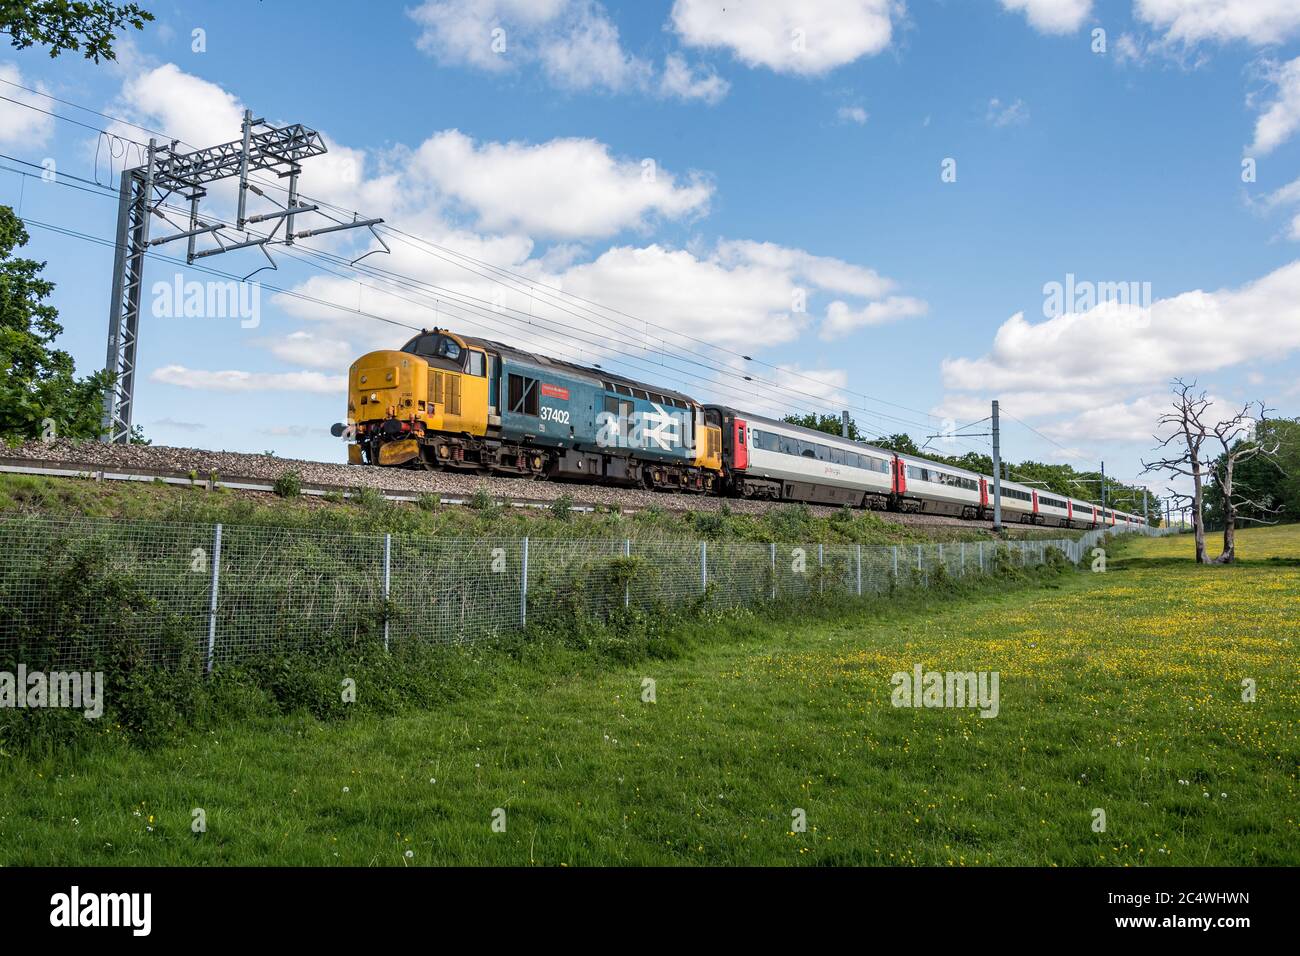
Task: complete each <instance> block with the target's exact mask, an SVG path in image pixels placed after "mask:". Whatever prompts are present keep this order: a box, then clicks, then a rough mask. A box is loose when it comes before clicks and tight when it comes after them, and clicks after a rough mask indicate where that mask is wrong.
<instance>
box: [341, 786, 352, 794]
mask: <svg viewBox="0 0 1300 956" xmlns="http://www.w3.org/2000/svg"><path fill="white" fill-rule="evenodd" d="M343 792H344V793H351V792H352V788H351V787H344V788H343Z"/></svg>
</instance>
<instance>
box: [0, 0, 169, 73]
mask: <svg viewBox="0 0 1300 956" xmlns="http://www.w3.org/2000/svg"><path fill="white" fill-rule="evenodd" d="M152 19H153V14H152V13H149V12H148V11H147V10H144V9H143V8H142V7H140V6H139V5H138V4H135V3H111V2H109V0H0V33H7V34H9V39H10V40H11V41H12V43H13V45H14V46H15V47H17V48H18V49H20V50H22V49H26V48H27V47H29V46H31V45H33V44H40V45H41V46H45V47H49V50H50V56H52V57H55V56H58V55H59V54H60V53H62V52H64V51H65V50H74V51H80V52H81V54H82V55H83V56H85V58H86V59H87V60H91V61H93V62H95V63H98V62H99V61H100V60H101V59H104V60H115V59H117V54H116V53H115V52H114V50H113V43H114V42H115V41H116V40H117V34H118V33H119V32H121V31H122V30H125V29H127V28H130V27H134V28H135V29H137V30H139V29H142V28H143V27H144V25H145V23H146V22H148V21H150V20H152Z"/></svg>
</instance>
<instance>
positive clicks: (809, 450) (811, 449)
mask: <svg viewBox="0 0 1300 956" xmlns="http://www.w3.org/2000/svg"><path fill="white" fill-rule="evenodd" d="M799 454H801V455H803V457H805V458H816V457H817V446H816V445H814V444H813V443H812V442H810V441H802V440H801V441H800V442H799Z"/></svg>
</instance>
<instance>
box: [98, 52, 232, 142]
mask: <svg viewBox="0 0 1300 956" xmlns="http://www.w3.org/2000/svg"><path fill="white" fill-rule="evenodd" d="M120 102H121V105H122V107H124V108H125V110H126V111H128V112H130V113H132V114H134V117H133V118H138V117H139V116H141V115H143V116H144V117H146V118H148V119H150V120H152V121H153V122H154V123H156V124H157V125H158V126H159V127H160V128H161V129H162V131H164V132H166V133H167V134H168V135H170V136H173V137H176V138H178V139H180V140H182V141H184V142H185V143H189V144H191V145H192V146H196V147H200V148H202V147H207V146H216V145H218V144H220V143H230V142H234V141H235V140H237V139H239V136H240V128H241V124H242V123H243V121H244V107H243V105H242V104H241V103H240V102H239V100H238V99H237V98H236V97H235V96H234V95H232V94H231V93H228V92H227V91H226V90H223V89H222V88H221V87H220V86H217V85H216V84H215V83H209V82H208V81H207V80H204V79H200V78H199V77H197V76H194V75H193V74H191V73H186V72H185V71H184V70H182V69H181V68H180V67H178V66H177V65H176V64H174V63H166V64H163V65H162V66H158V67H154V68H153V69H151V70H146V71H144V72H142V73H136V74H133V75H131V76H129V77H128V78H127V80H126V82H125V83H124V84H123V85H122V93H121V96H120ZM151 125H152V124H151ZM112 129H113V131H114V132H116V133H119V134H120V135H122V136H127V137H130V138H131V139H139V138H140V137H141V135H143V134H142V133H141V132H140V130H138V129H135V128H134V127H130V126H121V127H113V128H112ZM181 148H182V149H184V148H186V147H184V146H182V147H181Z"/></svg>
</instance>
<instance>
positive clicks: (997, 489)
mask: <svg viewBox="0 0 1300 956" xmlns="http://www.w3.org/2000/svg"><path fill="white" fill-rule="evenodd" d="M993 531H994V532H995V533H997V532H1001V531H1002V430H1001V426H999V424H998V400H997V399H996V398H995V399H994V400H993Z"/></svg>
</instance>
